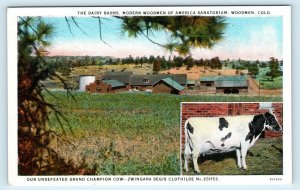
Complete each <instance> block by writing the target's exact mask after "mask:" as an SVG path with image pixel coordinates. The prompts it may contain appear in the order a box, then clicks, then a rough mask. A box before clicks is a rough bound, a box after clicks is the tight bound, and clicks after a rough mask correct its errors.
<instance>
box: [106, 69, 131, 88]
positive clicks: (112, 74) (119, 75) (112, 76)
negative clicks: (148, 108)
mask: <svg viewBox="0 0 300 190" xmlns="http://www.w3.org/2000/svg"><path fill="white" fill-rule="evenodd" d="M132 75H133V73H132V72H130V71H121V72H116V71H108V72H105V73H104V74H103V75H102V76H101V78H102V79H104V80H117V81H120V82H122V83H123V84H125V85H129V80H130V77H131V76H132Z"/></svg>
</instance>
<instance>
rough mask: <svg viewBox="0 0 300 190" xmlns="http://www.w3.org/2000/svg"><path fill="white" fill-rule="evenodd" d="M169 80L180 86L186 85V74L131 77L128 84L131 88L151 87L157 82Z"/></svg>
mask: <svg viewBox="0 0 300 190" xmlns="http://www.w3.org/2000/svg"><path fill="white" fill-rule="evenodd" d="M164 78H170V79H172V80H174V81H175V82H177V83H179V84H180V85H186V83H187V75H186V74H173V75H172V74H153V75H132V76H131V77H130V82H129V84H130V85H132V86H153V85H154V84H156V83H157V82H158V81H160V80H162V79H164Z"/></svg>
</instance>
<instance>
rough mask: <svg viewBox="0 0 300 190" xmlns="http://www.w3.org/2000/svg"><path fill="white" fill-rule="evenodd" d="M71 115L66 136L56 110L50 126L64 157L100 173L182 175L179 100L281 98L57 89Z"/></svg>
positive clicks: (58, 99)
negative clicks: (69, 93) (59, 136)
mask: <svg viewBox="0 0 300 190" xmlns="http://www.w3.org/2000/svg"><path fill="white" fill-rule="evenodd" d="M53 93H54V95H55V96H56V98H54V97H53V96H50V95H46V100H47V101H49V102H51V103H53V104H56V105H58V106H59V107H58V108H59V110H61V111H62V113H63V115H64V116H65V117H66V118H67V120H68V122H69V125H70V127H68V125H67V122H63V128H64V129H65V134H63V133H62V129H61V126H60V124H59V122H58V121H57V120H56V118H55V116H54V114H53V113H50V121H49V122H48V127H49V128H50V129H51V130H54V131H56V132H57V133H60V134H62V137H63V138H64V139H66V140H68V141H69V142H71V144H69V143H56V142H55V141H54V142H53V143H52V144H51V146H52V147H53V148H54V149H55V150H57V151H58V153H59V154H60V155H62V156H63V157H64V158H65V159H67V160H69V161H70V162H73V163H75V164H79V162H81V161H85V163H86V167H87V168H97V174H98V175H177V174H180V156H179V148H180V132H179V131H180V129H179V123H180V119H179V118H180V102H181V101H186V102H188V101H190V102H191V101H193V102H196V101H200V102H216V101H217V102H218V101H220V102H228V101H233V102H239V101H243V102H259V101H282V98H280V97H272V98H270V97H269V98H264V97H247V96H245V97H243V96H184V95H182V96H175V95H169V94H164V95H154V94H130V93H120V94H89V93H77V92H76V93H74V98H75V100H76V101H73V100H72V99H71V97H69V96H67V95H66V92H63V91H53Z"/></svg>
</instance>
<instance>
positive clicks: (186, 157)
mask: <svg viewBox="0 0 300 190" xmlns="http://www.w3.org/2000/svg"><path fill="white" fill-rule="evenodd" d="M189 125H190V124H189V120H187V121H186V122H185V124H184V136H185V138H184V139H185V143H184V167H185V171H186V172H188V160H189V157H190V155H191V154H192V148H191V144H190V143H191V139H190V135H191V134H190V131H189V130H188V127H189Z"/></svg>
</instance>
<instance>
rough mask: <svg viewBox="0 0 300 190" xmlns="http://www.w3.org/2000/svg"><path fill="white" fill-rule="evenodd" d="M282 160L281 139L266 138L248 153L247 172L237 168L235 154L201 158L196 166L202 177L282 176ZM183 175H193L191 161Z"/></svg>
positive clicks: (260, 140) (259, 141)
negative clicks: (187, 170)
mask: <svg viewBox="0 0 300 190" xmlns="http://www.w3.org/2000/svg"><path fill="white" fill-rule="evenodd" d="M282 160H283V155H282V138H268V139H259V140H258V141H257V142H256V144H255V145H254V147H252V148H251V149H250V150H249V151H248V154H247V157H246V163H247V166H248V167H247V170H243V169H240V168H238V167H237V164H236V154H235V152H231V153H227V154H216V155H208V156H205V157H203V156H201V157H200V159H198V164H199V169H200V171H201V174H203V175H282V172H283V162H282ZM184 174H187V175H193V174H194V170H193V164H192V160H191V159H190V161H189V172H184Z"/></svg>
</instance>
